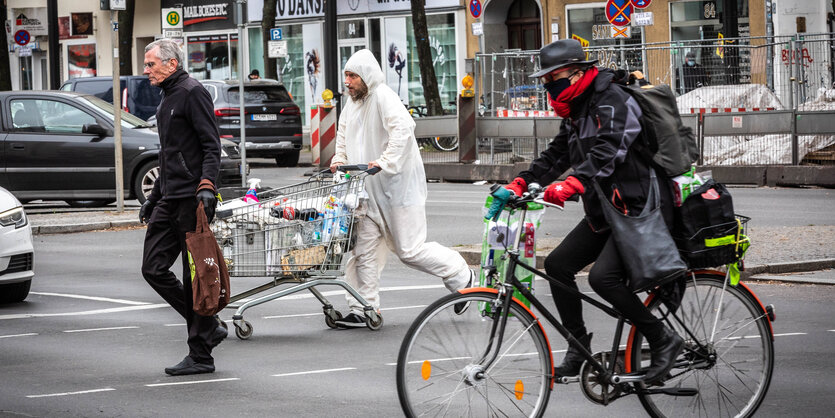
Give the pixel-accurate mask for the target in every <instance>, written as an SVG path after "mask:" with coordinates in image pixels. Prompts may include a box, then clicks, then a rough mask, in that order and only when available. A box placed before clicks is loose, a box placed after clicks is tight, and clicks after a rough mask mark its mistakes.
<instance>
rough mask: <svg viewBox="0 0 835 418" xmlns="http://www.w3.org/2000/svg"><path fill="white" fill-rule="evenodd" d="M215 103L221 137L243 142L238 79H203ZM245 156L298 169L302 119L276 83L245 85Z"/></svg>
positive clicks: (260, 81) (284, 89)
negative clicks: (270, 160) (273, 159)
mask: <svg viewBox="0 0 835 418" xmlns="http://www.w3.org/2000/svg"><path fill="white" fill-rule="evenodd" d="M201 83H203V85H204V86H205V87H206V90H208V91H209V94H211V96H212V100H213V101H214V104H215V116H216V117H217V125H218V129H219V131H220V135H221V137H222V138H227V139H230V140H232V141H234V142H235V143H240V140H241V138H240V133H241V128H240V126H241V125H240V124H241V118H240V96H239V95H238V90H239V86H238V81H237V80H226V81H220V80H202V81H201ZM244 117H245V119H246V156H247V157H266V158H275V162H276V163H277V164H278V165H279V166H280V167H295V166H296V165H298V163H299V153H300V152H301V148H302V117H301V111H300V110H299V107H298V106H297V105H296V104H295V103H294V102H293V98H292V96H290V93H288V92H287V89H286V88H284V85H283V84H281V83H279V82H277V81H275V80H251V81H246V82H244Z"/></svg>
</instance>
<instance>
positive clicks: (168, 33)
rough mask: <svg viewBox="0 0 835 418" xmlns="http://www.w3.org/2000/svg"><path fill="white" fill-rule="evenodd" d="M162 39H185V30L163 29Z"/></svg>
mask: <svg viewBox="0 0 835 418" xmlns="http://www.w3.org/2000/svg"><path fill="white" fill-rule="evenodd" d="M162 37H163V38H169V39H173V38H182V37H183V30H182V29H163V30H162Z"/></svg>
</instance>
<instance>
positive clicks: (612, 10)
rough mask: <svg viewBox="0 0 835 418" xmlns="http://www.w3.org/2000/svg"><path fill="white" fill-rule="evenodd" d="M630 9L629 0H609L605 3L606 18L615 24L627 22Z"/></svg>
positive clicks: (622, 24) (630, 13)
mask: <svg viewBox="0 0 835 418" xmlns="http://www.w3.org/2000/svg"><path fill="white" fill-rule="evenodd" d="M632 9H633V8H632V2H631V1H630V0H609V1H608V2H607V3H606V19H607V20H609V23H611V24H613V25H615V26H626V25H628V24H629V20H630V18H629V16H630V15H632Z"/></svg>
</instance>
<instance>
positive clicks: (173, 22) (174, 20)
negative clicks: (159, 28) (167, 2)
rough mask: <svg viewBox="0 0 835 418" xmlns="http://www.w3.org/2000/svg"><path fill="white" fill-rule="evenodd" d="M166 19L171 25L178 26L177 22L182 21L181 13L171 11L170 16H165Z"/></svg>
mask: <svg viewBox="0 0 835 418" xmlns="http://www.w3.org/2000/svg"><path fill="white" fill-rule="evenodd" d="M165 20H166V21H167V22H168V24H169V25H171V26H177V24H178V23H180V14H179V13H177V12H170V13H168V16H165Z"/></svg>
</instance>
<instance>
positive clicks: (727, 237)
mask: <svg viewBox="0 0 835 418" xmlns="http://www.w3.org/2000/svg"><path fill="white" fill-rule="evenodd" d="M735 218H736V220H735V221H733V222H725V223H721V224H718V225H711V226H708V227H704V228H701V229H699V230H698V231H697V232H696V233H695V234H693V235H692V236H689V237H676V238H675V241H676V245H677V246H678V249H679V252H680V253H681V257H682V258H683V259H684V261H685V262H686V263H687V266H688V267H689V268H691V269H695V268H704V267H716V266H722V265H725V264H730V263H735V262H737V261H739V260H740V259H742V256H743V255H744V254H745V250H746V249H747V248H748V237H747V236H746V226H747V223H748V221H749V220H750V219H751V218H749V217H747V216H743V215H735Z"/></svg>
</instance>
